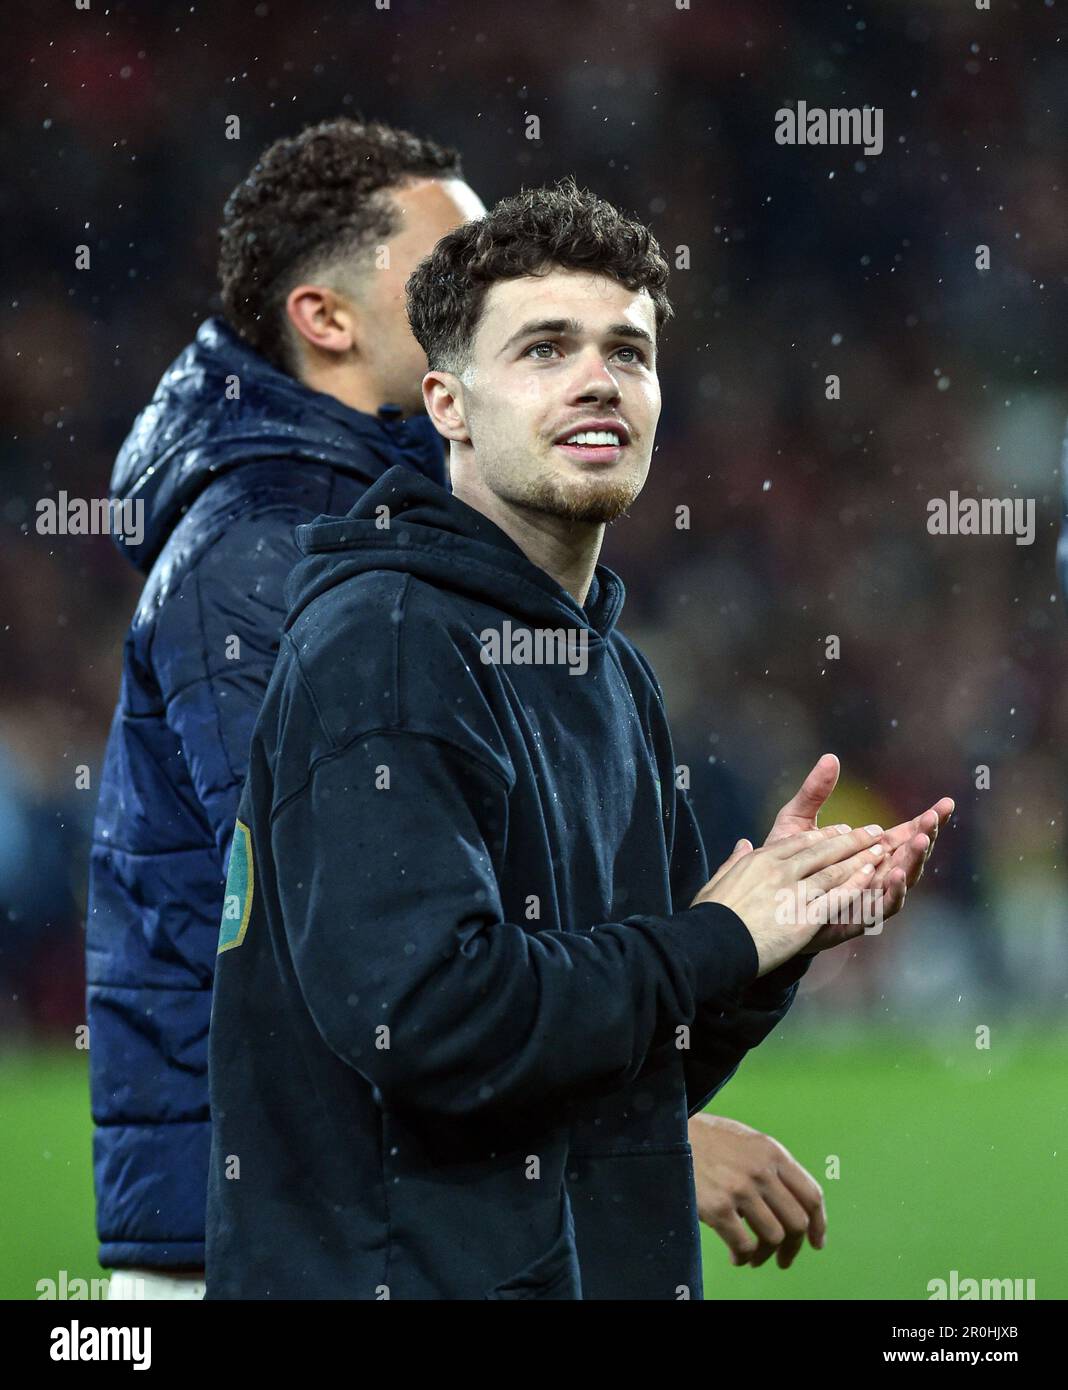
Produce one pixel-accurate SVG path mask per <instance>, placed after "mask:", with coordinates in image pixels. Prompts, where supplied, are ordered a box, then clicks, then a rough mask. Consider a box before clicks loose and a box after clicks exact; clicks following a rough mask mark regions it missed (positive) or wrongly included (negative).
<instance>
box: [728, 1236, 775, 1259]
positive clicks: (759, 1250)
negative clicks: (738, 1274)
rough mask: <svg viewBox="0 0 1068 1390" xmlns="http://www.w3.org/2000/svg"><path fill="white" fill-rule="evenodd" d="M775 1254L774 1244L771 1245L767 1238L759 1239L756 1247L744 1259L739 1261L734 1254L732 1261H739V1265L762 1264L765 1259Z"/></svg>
mask: <svg viewBox="0 0 1068 1390" xmlns="http://www.w3.org/2000/svg"><path fill="white" fill-rule="evenodd" d="M774 1254H775V1247H774V1245H769V1244H768V1243H767V1241H766V1240H758V1241H757V1243H756V1248H755V1249H754V1250H753V1251H752V1253H751V1254H749V1255H746V1256H745V1258H744V1259H740V1260H737V1261H735V1260H734V1258H733V1256H732V1257H731V1263H732V1264H734V1263H737V1264H739V1265H754V1264H755V1265H762V1264H763V1263H764V1261H765V1260H767V1259H768V1258H769V1257H770V1256H771V1255H774Z"/></svg>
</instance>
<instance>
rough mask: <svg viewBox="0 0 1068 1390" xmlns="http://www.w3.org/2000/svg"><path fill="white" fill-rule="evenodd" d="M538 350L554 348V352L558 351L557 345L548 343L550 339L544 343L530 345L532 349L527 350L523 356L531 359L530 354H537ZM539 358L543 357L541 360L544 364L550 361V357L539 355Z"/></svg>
mask: <svg viewBox="0 0 1068 1390" xmlns="http://www.w3.org/2000/svg"><path fill="white" fill-rule="evenodd" d="M538 348H552V350H553V351H554V352H555V351H556V350H557V349H556V344H555V343H550V342H549V341H548V339H546V340H545V341H544V342H540V343H532V344H531V345H530V347H528V348H527V350H526V352H525V353H524V354H523V356H524V357H529V356H530V354H531V353H532V352H535V353H536V352H537V351H538ZM539 356H540V357H541V360H542V361H543V362H547V361H548V360H549V359H548V357H546V356H544V355H543V354H539Z"/></svg>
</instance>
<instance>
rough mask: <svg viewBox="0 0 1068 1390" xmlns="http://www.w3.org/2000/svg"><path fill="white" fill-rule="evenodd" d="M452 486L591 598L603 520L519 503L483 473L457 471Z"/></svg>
mask: <svg viewBox="0 0 1068 1390" xmlns="http://www.w3.org/2000/svg"><path fill="white" fill-rule="evenodd" d="M452 491H453V496H454V497H458V498H459V499H460V501H461V502H466V503H467V505H468V506H469V507H473V508H474V509H475V511H477V512H481V513H482V515H483V516H486V517H488V518H489V519H490V521H492V522H493V523H494V524H495V525H497V526H499V527H500V528H501V530H502V531H503V532H504V533H505V535H506V536H510V537H511V539H512V540H513V541H515V543H516V545H517V546H518V547H519V549H520V550H521V551H522V552H523V554H524V555H525V556H526V557H527V559H528V560H529V561H530V562H531V564H534V565H537V566H538V568H539V569H543V570H544V571H545V572H546V574H549V575H551V576H552V577H553V579H555V580H556V582H557V583H558V584H559V585H560V587H561V588H563V589H566V590H567V592H568V593H569V594H570V595H571V597H572V598H573V599H575V600H576V602H578V603H579V604H584V603H585V602H586V596H587V594H588V593H589V592H590V585H591V584H592V583H593V571H594V569H595V568H596V565H597V557H598V556H599V555H600V553H601V544H602V542H603V540H604V523H603V522H599V521H598V522H591V521H570V520H568V519H567V518H566V517H559V516H551V515H549V514H547V513H545V512H536V511H532V510H531V509H530V508H528V507H522V506H518V505H516V504H515V503H513V502H507V501H505V500H503V499H502V498H500V497H498V496H497V495H496V493H494V492H491V491H490V490H489V488H487V487H486V485H485V483H484V482H483V480H482V479H481V478H464V479H458V478H457V477H456V476H455V474H454V475H453V482H452Z"/></svg>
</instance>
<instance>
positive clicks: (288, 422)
mask: <svg viewBox="0 0 1068 1390" xmlns="http://www.w3.org/2000/svg"><path fill="white" fill-rule="evenodd" d="M235 378H236V379H237V381H238V382H239V383H240V397H239V398H238V399H230V398H229V396H231V395H232V388H233V383H234V379H235ZM228 388H229V389H228ZM271 458H278V459H287V460H293V461H294V462H298V463H300V462H309V463H325V464H328V465H329V466H330V467H332V468H337V469H341V470H344V471H345V472H348V473H352V474H354V475H356V476H357V477H360V478H363V479H365V480H366V481H367V482H368V483H372V482H374V481H375V479H377V478H379V477H381V476H382V474H383V473H385V472H386V471H387V470H388V469H390V468H392V467H394V466H395V465H397V464H398V463H400V464H403V465H405V466H406V467H407V468H410V469H417V470H418V471H419V472H420V473H421V474H424V475H425V476H426V477H428V478H431V479H433V480H434V481H435V482H436V483H438V484H443V483H444V480H445V470H444V444H443V441H442V439H441V436H440V435H439V434H438V433H437V431H436V430H435V429H434V426H433V425H432V424H431V422H430V420H429V419H428V417H427V416H425V415H416V416H412V417H410V418H408V419H403V418H402V417H401V410H400V407H399V406H395V405H384V406H382V408H381V409H380V410H379V411H378V414H377V415H369V414H367V413H366V412H364V411H361V410H353V409H352V408H351V407H349V406H347V405H343V404H342V403H341V402H340V401H339V400H336V399H335V398H334V397H333V396H328V395H325V394H324V393H323V392H321V391H312V390H310V389H309V388H308V387H307V386H304V385H302V384H301V382H299V381H297V380H295V379H294V378H293V377H290V376H287V375H286V373H285V372H281V371H278V370H277V368H275V367H273V366H271V364H270V363H269V362H268V361H267V360H266V358H264V357H261V356H260V354H259V353H258V352H256V351H254V350H253V349H252V348H250V347H249V346H248V345H247V344H246V343H244V342H242V340H241V339H240V338H239V337H238V336H237V334H236V333H235V332H234V331H233V330H232V329H231V328H230V327H229V325H228V324H227V323H226V322H225V321H224V320H223V319H221V318H210V319H206V320H205V322H204V323H202V324H201V325H200V327H199V328H198V329H197V334H196V337H195V338H194V340H193V342H191V343H190V344H189V346H188V347H186V348H185V350H184V351H183V352H181V353H180V354H179V356H178V357H177V358H176V359H175V360H174V362H172V363H171V365H170V366H169V367H168V368H167V370H166V371H165V372H164V373H163V376H162V377H161V379H160V383H159V385H158V386H157V387H156V392H155V395H154V396H153V397H152V400H151V401H150V403H149V404H148V405H147V406H146V407H145V409H144V410H143V411H142V412H141V414H140V415H139V416H138V417H137V419H136V420H135V421H134V425H133V428H132V429H131V431H130V433H129V435H128V436H127V438H126V440H125V442H124V443H123V445H122V448H121V449H120V450H119V453H118V457H117V458H116V460H115V467H114V469H113V471H112V475H111V484H110V489H109V491H110V495H111V497H112V498H113V499H115V500H119V499H127V498H129V499H135V500H138V499H139V500H140V501H142V502H143V504H144V536H143V539H142V541H141V543H140V544H139V545H132V544H128V543H127V542H126V541H125V540H123V539H121V538H118V537H117V538H116V544H118V546H119V549H120V550H121V551H122V553H123V554H124V555H126V556H127V558H128V559H129V560H130V561H131V562H132V563H133V564H134V565H135V566H136V567H137V568H138V569H139V570H142V571H147V570H148V569H149V568H150V566H151V565H152V562H153V561H154V560H155V558H156V556H157V555H158V553H159V551H160V550H161V549H162V547H163V544H164V542H165V541H166V539H167V537H168V535H169V534H170V532H171V531H172V530H173V529H174V527H175V525H176V524H177V522H178V521H179V519H180V518H181V515H182V513H183V512H184V511H185V510H186V508H188V506H189V505H190V503H191V502H192V501H193V499H194V498H195V497H196V495H197V494H198V493H199V492H200V491H201V490H202V489H203V488H204V487H206V486H207V484H208V483H209V482H211V481H212V480H213V478H214V477H216V476H218V475H219V474H220V473H223V472H225V471H227V470H229V469H231V468H236V467H238V466H239V465H241V464H243V463H251V462H262V461H264V460H266V459H271Z"/></svg>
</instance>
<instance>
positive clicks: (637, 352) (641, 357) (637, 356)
mask: <svg viewBox="0 0 1068 1390" xmlns="http://www.w3.org/2000/svg"><path fill="white" fill-rule="evenodd" d="M616 352H632V353H633V354H634V356H633V357H632V358H630V359H629V360H630V361H631V362H642V363H644V362H645V361H646V357H645V353H644V352H642V350H641V348H636V347H632V346H631V345H630V344H629V343H625V344H624V345H623V346H622V347H618V348H616Z"/></svg>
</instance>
